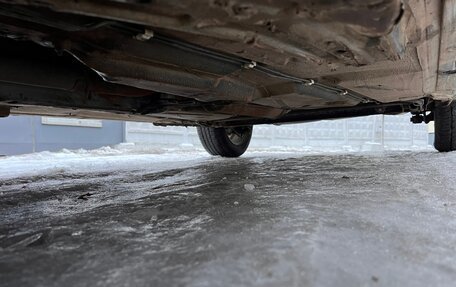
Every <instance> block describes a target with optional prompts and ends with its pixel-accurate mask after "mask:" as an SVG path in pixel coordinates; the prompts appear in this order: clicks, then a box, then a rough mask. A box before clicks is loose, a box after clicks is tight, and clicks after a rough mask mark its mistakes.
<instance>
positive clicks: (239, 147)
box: [197, 126, 253, 157]
mask: <svg viewBox="0 0 456 287" xmlns="http://www.w3.org/2000/svg"><path fill="white" fill-rule="evenodd" d="M234 129H236V130H234ZM234 129H229V128H210V127H198V128H197V130H198V136H199V139H200V141H201V144H202V145H203V147H204V149H205V150H206V151H207V152H208V153H209V154H211V155H219V156H222V157H238V156H241V155H242V154H243V153H244V152H245V151H246V150H247V147H248V146H249V143H250V139H251V138H252V131H253V127H252V126H245V127H237V128H234ZM234 131H236V135H237V136H238V138H237V141H236V142H233V141H232V139H230V135H232V134H233V133H234Z"/></svg>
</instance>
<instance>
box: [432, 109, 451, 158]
mask: <svg viewBox="0 0 456 287" xmlns="http://www.w3.org/2000/svg"><path fill="white" fill-rule="evenodd" d="M434 128H435V139H434V147H435V149H436V150H438V151H440V152H448V151H454V150H456V102H451V103H450V102H436V103H435V107H434Z"/></svg>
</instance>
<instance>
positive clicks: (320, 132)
mask: <svg viewBox="0 0 456 287" xmlns="http://www.w3.org/2000/svg"><path fill="white" fill-rule="evenodd" d="M125 131H126V132H125V141H126V142H134V143H154V144H160V145H163V144H167V145H176V144H184V145H199V140H198V136H197V134H196V129H195V128H183V127H155V126H153V125H152V124H148V123H135V122H127V123H126V128H125ZM428 144H429V135H428V130H427V126H426V125H424V124H421V125H413V124H411V123H410V116H409V115H399V116H382V115H376V116H368V117H360V118H352V119H342V120H330V121H318V122H312V123H306V124H291V125H282V126H274V125H260V126H255V127H254V134H253V138H252V142H251V145H250V146H251V147H257V148H268V147H286V148H287V147H288V148H306V147H308V148H313V149H321V150H325V149H334V148H338V149H341V148H343V149H348V150H372V149H382V148H389V149H409V148H415V147H426V146H428Z"/></svg>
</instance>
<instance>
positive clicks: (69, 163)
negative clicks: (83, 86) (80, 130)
mask: <svg viewBox="0 0 456 287" xmlns="http://www.w3.org/2000/svg"><path fill="white" fill-rule="evenodd" d="M411 149H413V150H416V151H418V150H423V147H412V148H411ZM428 149H430V147H429V148H428ZM390 150H391V149H390ZM425 150H426V149H425ZM353 152H355V150H354V149H352V148H351V147H349V146H342V147H340V148H330V149H328V148H327V149H324V150H323V149H321V150H318V149H315V148H311V147H303V148H287V147H282V146H274V147H271V148H254V149H249V150H248V151H247V153H246V154H245V155H244V157H254V158H262V157H268V156H271V155H274V156H276V157H277V156H280V155H281V154H282V155H288V156H289V155H290V154H296V155H305V154H307V155H315V154H339V153H353ZM370 152H371V153H372V152H374V153H378V152H382V150H381V149H379V148H376V149H375V150H374V151H370ZM204 160H217V158H214V157H211V156H209V155H208V154H207V153H206V152H205V151H204V149H202V148H199V147H194V146H175V147H157V146H153V145H135V144H131V143H128V144H119V145H117V146H114V147H109V146H108V147H102V148H99V149H94V150H84V149H78V150H68V149H63V150H61V151H58V152H48V151H43V152H37V153H32V154H25V155H18V156H7V157H2V158H0V180H2V179H3V180H5V179H11V178H17V177H28V176H36V175H42V174H63V173H79V172H91V171H97V172H99V171H105V172H110V171H127V170H137V169H144V168H147V169H148V170H150V171H158V170H163V169H172V168H177V167H179V168H185V167H191V166H192V165H194V164H195V163H198V162H201V161H204Z"/></svg>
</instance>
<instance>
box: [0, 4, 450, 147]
mask: <svg viewBox="0 0 456 287" xmlns="http://www.w3.org/2000/svg"><path fill="white" fill-rule="evenodd" d="M0 3H1V4H0V45H1V47H2V53H1V54H0V57H1V65H0V114H1V115H3V116H7V115H9V114H36V115H48V116H68V117H79V118H103V119H120V120H131V121H147V122H153V123H154V124H156V125H182V126H198V127H200V129H201V128H206V129H207V128H209V129H218V128H231V129H236V128H237V127H249V126H251V125H255V124H283V123H294V122H307V121H315V120H321V119H335V118H343V117H354V116H365V115H372V114H399V113H404V112H411V113H412V114H413V117H412V121H413V122H415V123H419V122H429V121H431V120H433V119H434V110H435V108H434V107H435V106H436V105H437V106H441V103H451V101H452V99H453V95H454V94H455V92H454V91H455V90H456V81H455V77H456V68H455V61H454V59H456V49H454V47H453V45H454V44H453V43H454V41H455V40H456V31H454V29H453V28H452V27H453V26H454V24H455V23H454V22H455V20H454V14H456V12H455V7H456V5H455V4H456V1H448V0H447V1H417V0H416V1H412V0H410V1H400V0H383V1H378V0H367V1H362V0H353V1H342V0H324V1H310V0H304V1H279V0H271V1H260V0H252V1H235V0H207V1H202V0H192V1H179V0H168V1H160V0H155V1H148V0H141V1H139V0H138V1H134V0H126V1H87V0H79V1H65V0H63V1H62V0H42V1H32V0H19V1H8V0H0ZM445 117H446V116H443V117H439V119H441V118H445ZM451 119H452V117H451ZM437 126H439V125H437ZM455 133H456V132H455ZM449 145H450V146H452V142H450V143H449ZM455 145H456V143H455ZM450 150H453V148H450ZM442 151H447V150H442ZM219 154H220V153H219Z"/></svg>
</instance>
